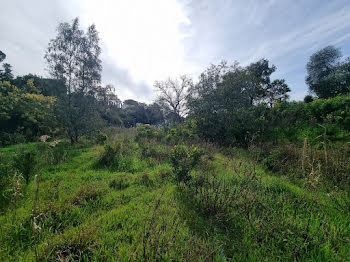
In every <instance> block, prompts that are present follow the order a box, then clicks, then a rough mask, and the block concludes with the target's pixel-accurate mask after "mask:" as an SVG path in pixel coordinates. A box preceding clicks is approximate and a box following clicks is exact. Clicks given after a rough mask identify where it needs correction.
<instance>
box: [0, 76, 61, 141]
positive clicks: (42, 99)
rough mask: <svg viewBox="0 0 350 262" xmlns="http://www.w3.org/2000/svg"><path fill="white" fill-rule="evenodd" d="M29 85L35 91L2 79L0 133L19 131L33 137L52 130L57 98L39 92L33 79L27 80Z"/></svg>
mask: <svg viewBox="0 0 350 262" xmlns="http://www.w3.org/2000/svg"><path fill="white" fill-rule="evenodd" d="M27 85H28V90H33V92H27V91H26V89H19V88H17V87H16V86H14V85H12V84H11V83H10V82H8V81H0V112H1V113H0V133H2V134H3V133H11V134H13V133H15V132H19V133H24V134H26V136H27V138H29V139H32V138H33V136H36V135H40V134H48V133H49V132H50V131H51V130H50V129H51V127H52V126H53V125H54V122H55V121H54V118H53V115H52V109H53V104H54V102H55V98H54V97H50V96H43V95H42V94H40V92H37V89H36V87H35V86H34V84H33V80H32V79H29V80H28V81H27ZM0 142H1V143H4V142H6V141H0ZM7 142H8V141H7Z"/></svg>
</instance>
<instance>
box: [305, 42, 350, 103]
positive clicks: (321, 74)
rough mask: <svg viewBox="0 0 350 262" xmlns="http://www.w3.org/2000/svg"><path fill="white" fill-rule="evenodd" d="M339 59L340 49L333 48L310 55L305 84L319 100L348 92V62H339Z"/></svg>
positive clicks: (349, 71)
mask: <svg viewBox="0 0 350 262" xmlns="http://www.w3.org/2000/svg"><path fill="white" fill-rule="evenodd" d="M341 57H342V54H341V51H340V49H339V48H335V47H334V46H327V47H325V48H323V49H321V50H319V51H317V52H316V53H314V54H312V55H311V57H310V60H309V62H308V63H307V65H306V69H307V77H306V83H307V85H308V86H309V89H310V91H311V92H312V93H314V94H316V95H317V96H318V97H319V98H327V97H334V96H337V95H340V94H346V93H348V92H349V91H350V62H349V61H343V62H341V61H340V58H341Z"/></svg>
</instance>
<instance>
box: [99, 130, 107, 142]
mask: <svg viewBox="0 0 350 262" xmlns="http://www.w3.org/2000/svg"><path fill="white" fill-rule="evenodd" d="M107 138H108V137H107V135H106V134H105V133H103V132H102V131H101V130H98V133H97V143H99V144H100V145H103V144H104V143H105V142H106V141H107Z"/></svg>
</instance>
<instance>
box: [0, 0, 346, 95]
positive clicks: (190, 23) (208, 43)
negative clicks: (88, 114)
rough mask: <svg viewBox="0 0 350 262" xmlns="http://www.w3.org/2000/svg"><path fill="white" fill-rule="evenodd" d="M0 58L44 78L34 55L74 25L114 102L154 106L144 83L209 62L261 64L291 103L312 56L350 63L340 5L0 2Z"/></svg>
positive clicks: (196, 0) (207, 0)
mask: <svg viewBox="0 0 350 262" xmlns="http://www.w3.org/2000/svg"><path fill="white" fill-rule="evenodd" d="M0 6H1V16H0V32H1V33H0V50H2V51H3V52H4V53H6V55H7V62H8V63H10V64H12V66H13V68H14V73H15V74H16V75H23V74H27V73H35V74H39V75H42V76H47V75H48V73H47V72H46V70H45V67H46V64H45V60H44V58H43V57H44V53H45V50H46V48H47V44H48V42H49V40H50V39H52V38H54V37H55V35H56V28H57V26H58V24H59V23H60V22H70V21H71V20H72V19H73V18H74V17H79V18H80V20H81V26H82V27H84V28H86V27H87V26H89V25H90V24H92V23H95V24H96V27H97V30H98V31H99V32H100V38H101V46H102V50H103V53H102V61H103V75H102V77H103V79H102V81H103V83H104V84H108V83H111V84H113V85H114V86H115V87H116V89H117V94H118V96H119V97H120V98H121V99H127V98H132V99H136V100H139V101H143V102H151V101H152V99H154V92H153V87H152V86H153V83H154V81H155V80H162V79H164V78H166V77H168V76H178V75H180V74H189V75H191V76H192V77H193V78H194V79H195V80H196V79H197V77H198V75H199V73H200V72H202V71H203V70H204V69H205V68H206V67H207V66H208V65H210V63H218V62H220V61H221V60H227V61H228V62H233V61H235V60H237V61H239V62H240V63H241V64H242V65H246V64H248V63H250V62H253V61H256V60H258V59H260V58H263V57H265V58H267V59H269V60H270V62H271V63H273V64H275V65H276V66H277V71H276V73H275V74H274V75H273V76H274V78H284V79H286V81H287V83H288V84H289V86H290V87H291V89H292V93H291V97H292V99H295V100H299V99H302V98H303V97H304V96H305V94H306V93H307V87H306V85H305V83H304V79H305V75H306V71H305V65H306V63H307V60H308V58H309V57H310V55H311V54H312V53H314V52H315V51H317V50H319V49H321V48H323V47H325V46H327V45H335V46H336V47H340V48H341V50H342V52H343V55H344V56H345V57H347V56H350V1H349V0H332V1H329V0H327V1H326V0H264V1H261V0H202V1H201V0H193V1H191V0H178V1H176V0H147V1H146V0H98V1H97V0H50V1H48V0H33V1H28V0H0Z"/></svg>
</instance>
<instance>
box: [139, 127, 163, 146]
mask: <svg viewBox="0 0 350 262" xmlns="http://www.w3.org/2000/svg"><path fill="white" fill-rule="evenodd" d="M136 130H137V135H136V137H135V140H136V141H137V142H139V141H140V140H141V139H156V140H157V141H160V140H161V139H162V138H163V136H164V134H163V132H162V131H160V130H156V129H155V128H153V127H151V126H150V125H139V126H138V127H137V128H136Z"/></svg>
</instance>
